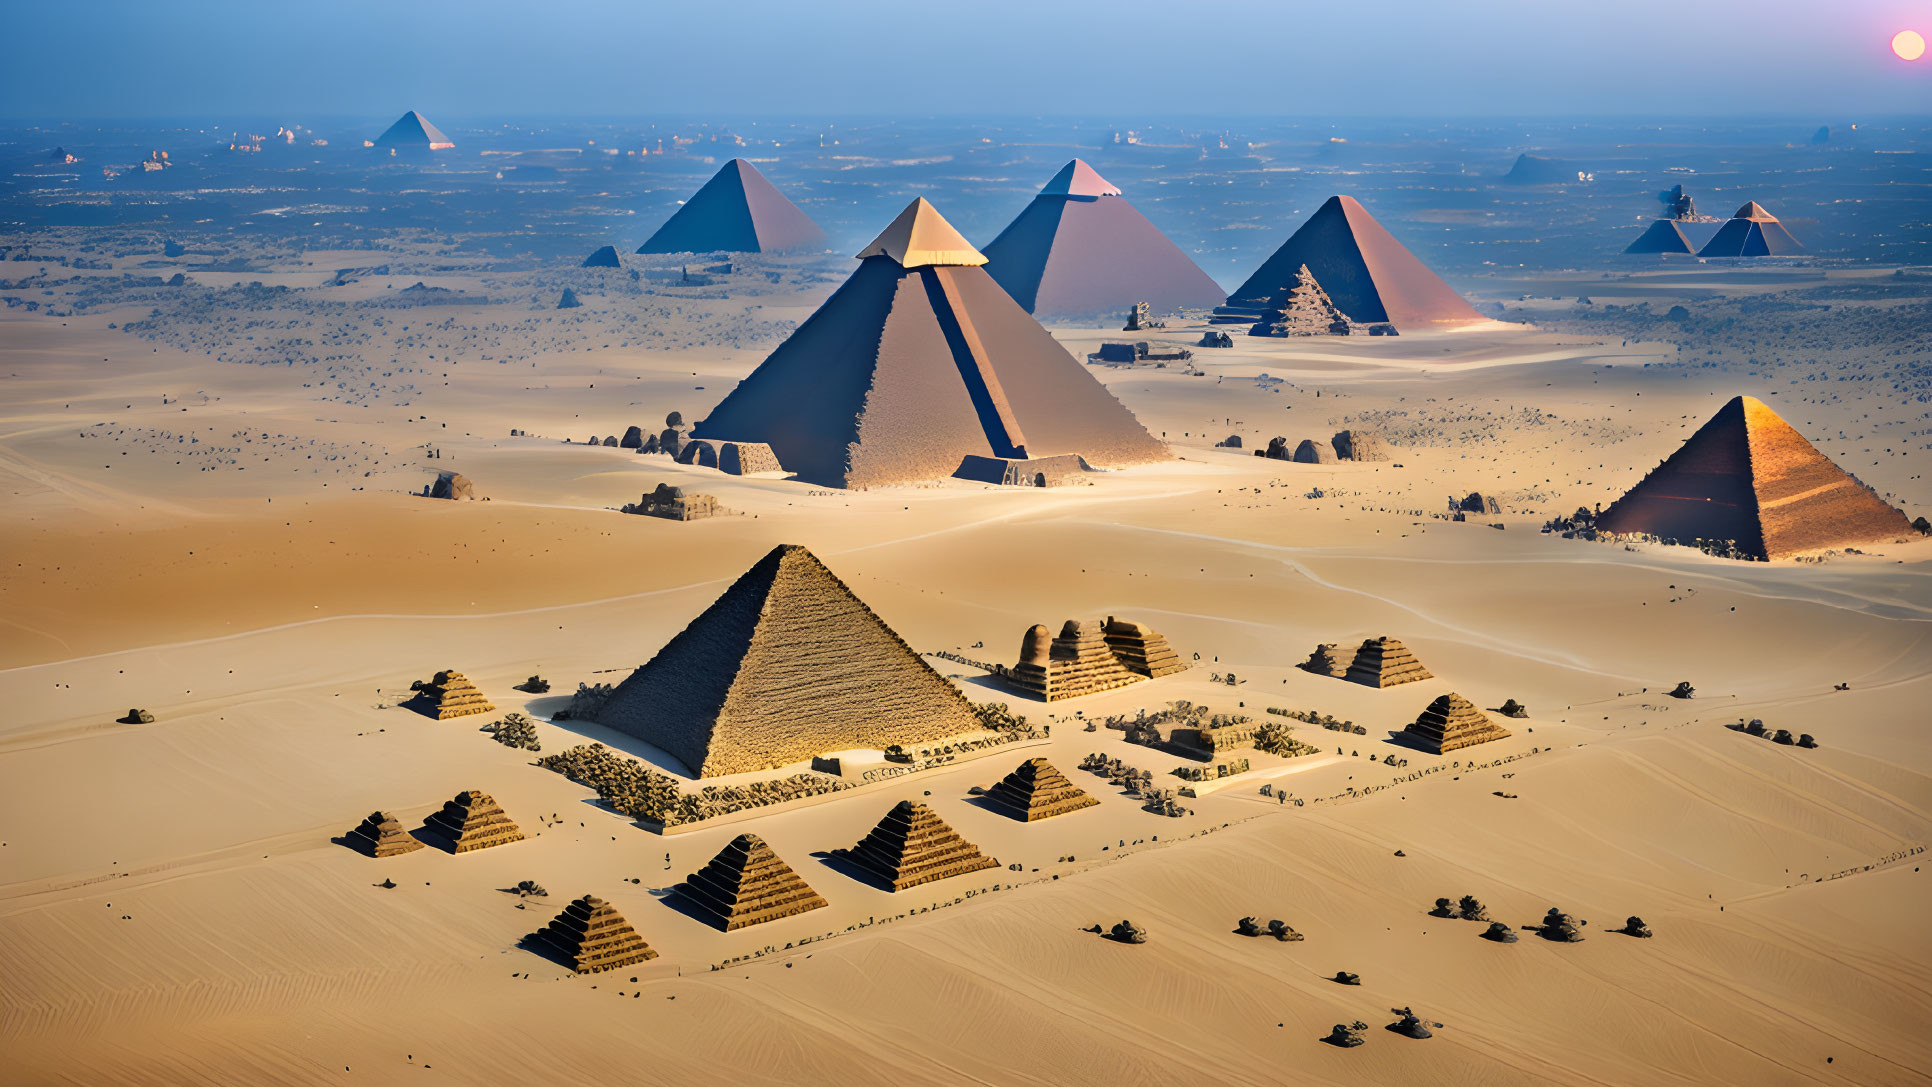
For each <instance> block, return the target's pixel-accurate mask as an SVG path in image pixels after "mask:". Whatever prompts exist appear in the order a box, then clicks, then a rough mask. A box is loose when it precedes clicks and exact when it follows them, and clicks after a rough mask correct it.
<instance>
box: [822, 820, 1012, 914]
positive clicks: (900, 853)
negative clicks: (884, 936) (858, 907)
mask: <svg viewBox="0 0 1932 1087" xmlns="http://www.w3.org/2000/svg"><path fill="white" fill-rule="evenodd" d="M837 852H838V855H839V856H841V857H844V858H845V859H846V860H848V861H851V862H852V863H853V864H855V865H857V866H859V867H860V868H863V869H865V870H866V871H867V872H869V873H871V874H873V875H875V876H877V877H879V878H880V879H881V880H884V881H885V882H886V883H887V884H888V885H889V886H890V887H891V888H892V889H893V890H894V891H903V890H905V889H906V888H908V887H917V886H919V885H920V884H921V883H931V882H932V881H934V880H937V879H947V878H949V877H952V876H963V875H965V874H966V873H968V872H977V871H979V870H980V869H982V868H996V867H998V866H999V863H1000V862H998V861H996V860H994V859H993V858H991V857H988V856H986V855H985V854H983V853H981V852H980V851H979V847H978V846H976V845H974V844H973V843H971V842H969V841H967V840H966V839H964V838H961V837H960V836H959V832H958V831H955V830H954V829H953V828H952V827H949V826H947V825H946V822H945V820H943V819H941V818H939V816H938V815H937V814H936V813H935V812H934V811H933V810H932V809H931V808H928V807H927V806H925V805H924V804H920V803H917V802H915V801H911V800H901V801H899V803H897V804H895V805H893V806H892V810H891V811H889V812H886V814H885V818H883V819H881V820H879V825H878V826H876V827H873V828H872V833H870V834H867V835H866V836H865V838H864V839H862V840H861V841H860V842H859V844H858V845H856V846H853V847H852V848H851V849H841V850H838V851H837Z"/></svg>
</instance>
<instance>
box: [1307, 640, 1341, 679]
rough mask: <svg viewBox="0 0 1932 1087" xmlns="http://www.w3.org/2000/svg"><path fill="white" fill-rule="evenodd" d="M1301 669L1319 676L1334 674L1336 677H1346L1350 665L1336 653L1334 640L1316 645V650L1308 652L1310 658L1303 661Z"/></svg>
mask: <svg viewBox="0 0 1932 1087" xmlns="http://www.w3.org/2000/svg"><path fill="white" fill-rule="evenodd" d="M1301 669H1302V671H1304V672H1313V673H1315V674H1316V675H1318V676H1333V677H1335V678H1336V679H1345V678H1347V676H1348V665H1346V664H1343V663H1342V662H1341V659H1340V658H1339V657H1337V656H1336V655H1335V643H1334V642H1324V643H1323V644H1321V645H1318V646H1316V647H1315V651H1314V652H1313V653H1310V654H1308V659H1307V660H1305V661H1302V662H1301Z"/></svg>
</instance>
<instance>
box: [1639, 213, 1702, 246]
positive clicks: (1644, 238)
mask: <svg viewBox="0 0 1932 1087" xmlns="http://www.w3.org/2000/svg"><path fill="white" fill-rule="evenodd" d="M1624 252H1626V253H1691V252H1695V250H1694V249H1692V248H1691V243H1690V239H1689V238H1688V237H1686V236H1685V235H1684V227H1683V224H1681V223H1679V222H1678V221H1677V220H1675V219H1657V220H1653V221H1652V222H1651V224H1650V229H1648V230H1646V231H1644V232H1643V233H1642V234H1641V235H1639V236H1638V238H1637V240H1636V241H1634V242H1631V243H1630V247H1629V248H1627V249H1625V250H1624Z"/></svg>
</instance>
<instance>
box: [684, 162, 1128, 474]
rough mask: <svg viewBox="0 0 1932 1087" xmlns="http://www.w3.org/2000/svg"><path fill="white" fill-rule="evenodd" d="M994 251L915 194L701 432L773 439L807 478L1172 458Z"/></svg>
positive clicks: (788, 462) (780, 453) (791, 467)
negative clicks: (1012, 283) (1010, 287)
mask: <svg viewBox="0 0 1932 1087" xmlns="http://www.w3.org/2000/svg"><path fill="white" fill-rule="evenodd" d="M985 263H986V258H985V257H983V256H981V255H980V254H979V252H978V251H977V250H975V249H974V248H973V247H972V246H971V245H970V244H968V243H967V241H966V239H965V238H963V237H960V235H959V232H958V231H956V230H954V229H953V228H952V225H951V224H950V223H948V222H946V220H945V219H944V218H943V217H941V216H940V214H939V212H938V211H936V210H934V209H933V206H932V205H931V204H928V203H926V201H925V200H924V199H923V198H922V199H919V200H915V201H913V202H912V203H911V204H910V205H908V206H907V207H906V210H905V211H904V212H902V213H901V214H900V215H899V217H898V218H897V219H895V220H893V223H892V225H891V226H889V227H887V228H886V229H885V232H884V233H882V234H880V235H879V236H878V238H876V239H875V240H874V241H873V242H872V244H870V245H868V246H866V247H865V248H864V249H863V250H861V251H860V252H859V267H858V270H857V271H854V272H853V273H852V276H851V278H849V279H847V280H846V281H845V283H844V285H843V286H841V287H840V288H839V289H838V290H837V291H835V292H833V294H832V297H831V298H829V299H827V300H826V302H825V304H824V305H822V306H820V307H819V308H818V312H816V313H814V314H812V316H811V317H810V318H809V319H808V320H806V322H805V323H804V324H803V325H800V326H799V328H798V330H797V331H796V332H793V333H792V335H791V337H790V338H789V339H787V340H786V341H785V342H784V343H782V344H780V345H779V347H778V350H776V351H774V352H772V354H771V357H769V358H767V359H766V360H765V361H764V362H763V363H761V364H759V366H758V368H757V369H756V370H754V371H752V373H751V376H750V377H747V378H745V379H744V380H743V381H741V382H739V383H738V387H737V388H736V389H734V390H732V392H731V394H730V395H729V396H727V397H725V399H724V402H723V403H721V404H719V405H718V406H717V408H716V409H714V410H713V411H712V413H711V415H710V417H709V418H707V419H705V420H704V421H703V422H702V423H699V424H698V426H697V429H696V430H695V432H694V436H695V437H700V438H719V439H727V440H737V441H755V442H764V443H766V444H768V445H770V446H771V448H772V451H773V452H774V453H776V454H777V455H778V459H779V460H780V461H781V462H782V463H783V464H784V465H785V467H786V468H787V469H789V470H791V471H793V472H795V473H797V475H798V476H799V477H800V478H801V479H804V480H808V481H810V482H813V483H818V484H821V485H825V486H832V487H872V486H880V485H885V484H893V483H912V482H918V481H922V480H930V479H940V478H944V477H946V476H950V475H953V474H955V473H956V472H958V471H959V470H960V469H961V468H962V467H964V466H965V465H966V463H967V461H966V458H968V457H979V458H1002V459H1006V460H1010V461H1015V462H1027V461H1029V460H1031V459H1032V458H1044V457H1049V456H1054V455H1067V456H1069V457H1071V456H1074V455H1077V456H1080V457H1084V458H1085V459H1086V460H1087V461H1089V462H1091V463H1094V464H1099V465H1103V466H1111V465H1124V464H1139V463H1144V462H1147V461H1155V460H1164V459H1166V457H1167V447H1166V446H1164V445H1163V444H1161V443H1160V442H1159V441H1156V440H1155V439H1154V438H1153V436H1152V435H1150V434H1148V433H1147V429H1146V428H1145V427H1143V426H1141V424H1140V423H1139V421H1138V420H1136V419H1135V418H1134V416H1133V413H1132V412H1130V411H1128V410H1127V409H1126V408H1125V407H1124V406H1122V405H1121V403H1120V401H1118V400H1116V399H1114V397H1113V394H1112V393H1109V392H1108V391H1107V390H1106V388H1104V387H1103V386H1102V385H1101V384H1100V383H1099V382H1098V381H1095V380H1094V378H1093V375H1091V374H1089V373H1088V372H1087V371H1086V370H1085V369H1084V368H1083V367H1082V366H1081V365H1080V364H1079V363H1078V362H1075V361H1074V358H1073V356H1072V355H1070V354H1068V353H1067V349H1066V348H1064V347H1062V346H1061V345H1060V344H1059V342H1058V341H1056V340H1055V339H1054V338H1053V336H1052V335H1051V334H1049V333H1048V332H1047V331H1046V329H1044V328H1041V327H1040V325H1039V322H1037V321H1035V320H1034V319H1033V318H1032V317H1031V316H1029V315H1028V314H1027V312H1026V311H1025V310H1023V309H1021V308H1020V306H1019V304H1018V303H1016V302H1014V301H1013V299H1012V298H1011V297H1009V296H1008V295H1007V293H1006V292H1005V291H1003V290H1001V289H1000V287H999V285H998V284H997V283H995V282H993V280H992V279H991V277H989V276H988V275H987V274H986V271H985V270H984V269H983V268H981V267H980V265H983V264H985ZM995 478H997V476H996V477H995Z"/></svg>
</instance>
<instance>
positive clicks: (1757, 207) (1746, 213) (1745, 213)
mask: <svg viewBox="0 0 1932 1087" xmlns="http://www.w3.org/2000/svg"><path fill="white" fill-rule="evenodd" d="M1731 218H1733V219H1749V220H1751V221H1752V222H1754V223H1775V222H1777V221H1778V217H1777V216H1775V215H1773V214H1771V213H1770V212H1768V211H1766V210H1764V205H1763V204H1760V203H1758V202H1757V201H1756V200H1747V201H1745V202H1744V206H1743V207H1741V208H1739V209H1737V214H1735V215H1733V216H1731Z"/></svg>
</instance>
